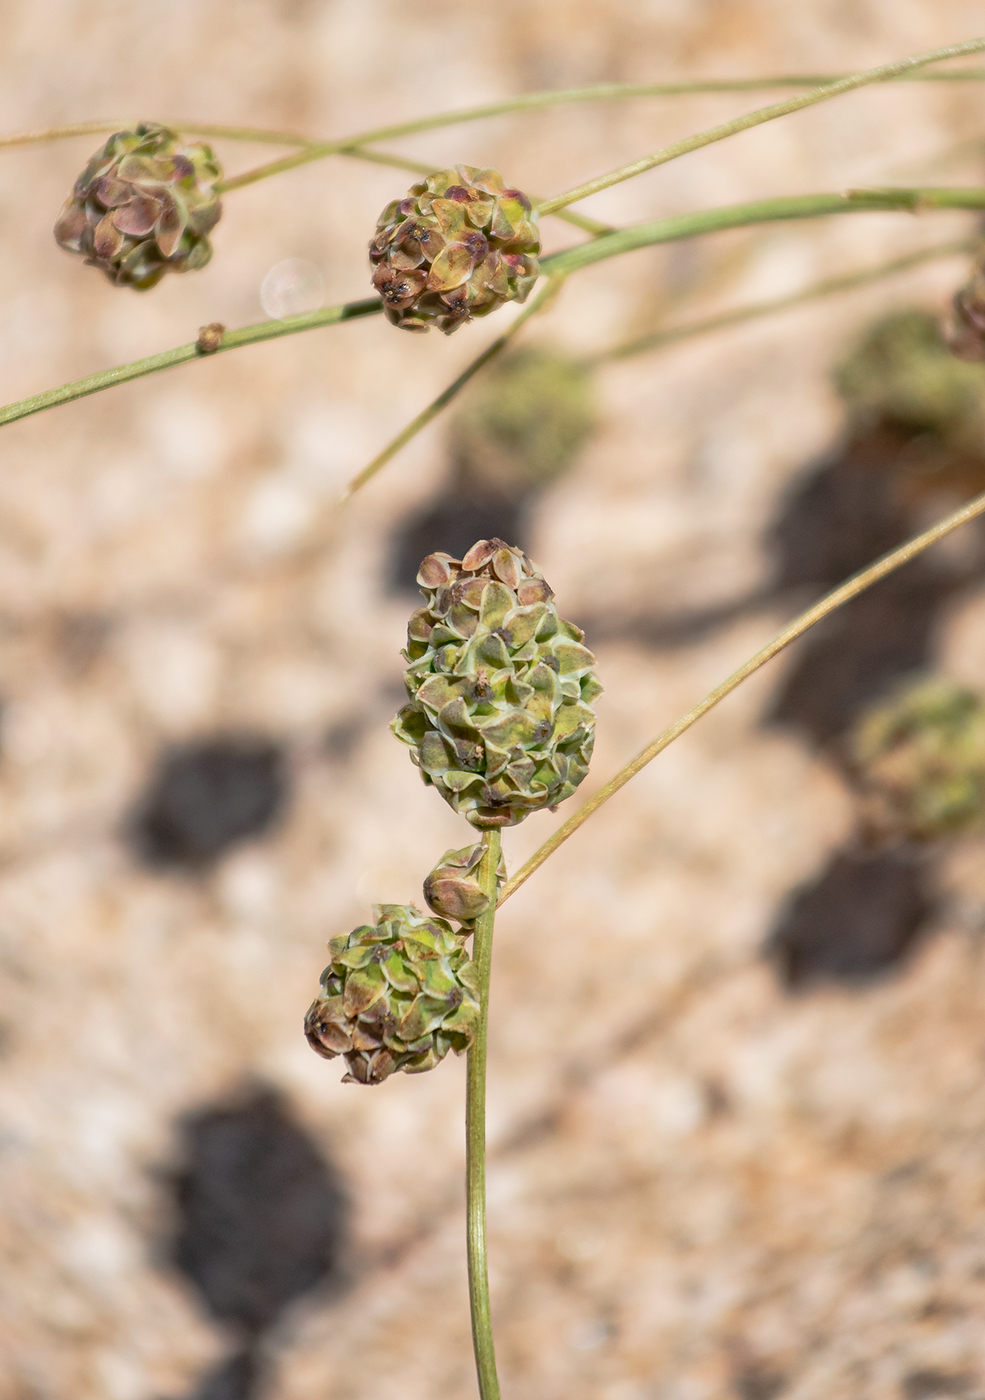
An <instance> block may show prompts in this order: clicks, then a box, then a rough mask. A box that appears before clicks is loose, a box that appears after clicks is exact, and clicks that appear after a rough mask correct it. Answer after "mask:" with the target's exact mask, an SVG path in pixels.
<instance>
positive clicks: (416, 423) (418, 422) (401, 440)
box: [340, 277, 564, 501]
mask: <svg viewBox="0 0 985 1400" xmlns="http://www.w3.org/2000/svg"><path fill="white" fill-rule="evenodd" d="M563 281H564V278H563V277H550V278H548V280H547V284H546V286H544V287H542V288H541V290H540V291H539V292H538V294H537V295H536V296H535V297H534V298H533V300H532V301H529V302H528V303H527V305H526V306H525V307H524V308H523V310H522V311H521V312H520V314H519V316H517V317H516V319H515V320H514V321H513V322H512V323H511V324H510V325H509V326H508V327H507V329H506V330H505V331H504V332H503V334H502V335H501V336H499V337H498V338H497V339H496V340H494V341H493V343H492V344H491V345H489V346H487V348H486V349H485V350H483V352H482V354H481V355H477V356H476V357H475V359H474V360H473V361H472V362H471V364H469V365H466V367H465V369H463V370H462V373H461V374H460V375H459V376H458V378H457V379H453V380H452V382H451V383H450V384H449V385H448V387H447V389H443V390H442V391H441V393H440V394H439V395H438V397H437V398H436V399H434V400H433V401H432V402H431V403H429V404H428V406H427V408H425V409H423V410H422V412H420V413H419V414H418V415H417V417H416V418H414V419H412V420H411V422H410V423H408V424H407V426H406V428H403V429H401V431H400V432H399V433H398V434H397V436H396V437H395V438H393V439H392V441H390V442H389V443H387V445H386V447H384V449H383V451H382V452H379V453H377V455H376V456H375V457H374V458H373V460H372V461H371V462H370V463H369V464H368V465H367V466H365V467H363V469H362V471H361V472H358V473H357V474H356V475H355V476H354V477H353V478H352V480H351V481H350V482H349V484H348V486H347V487H346V488H345V490H344V491H343V493H342V496H341V498H340V501H347V500H348V499H349V497H350V496H353V495H355V493H356V492H357V491H358V490H359V489H360V487H363V486H365V485H366V483H367V481H371V480H372V479H373V477H374V476H375V475H376V473H377V472H378V471H379V470H380V469H381V468H382V467H385V466H386V464H387V462H389V461H390V460H391V458H393V457H395V456H396V455H397V453H398V452H399V451H400V449H401V448H402V447H405V446H406V445H407V443H408V442H410V441H411V439H412V438H415V437H416V436H417V434H418V433H419V432H420V431H421V429H422V428H426V427H427V425H428V424H429V423H431V422H433V420H434V419H435V418H437V416H438V414H439V413H440V412H441V411H442V409H444V408H447V407H448V405H449V404H450V403H451V401H452V400H453V399H454V398H456V397H457V395H458V394H459V393H460V392H461V390H462V389H464V388H465V386H466V384H467V383H468V382H469V380H470V379H472V378H473V376H474V375H476V374H478V372H479V370H480V369H482V368H483V367H484V366H485V365H487V364H488V363H489V361H490V360H492V359H495V357H496V356H497V355H499V354H500V353H501V351H502V350H503V349H504V348H505V346H507V345H508V344H509V343H510V341H511V340H512V339H513V337H514V336H515V335H516V333H517V331H519V330H520V328H521V327H522V326H524V325H525V324H526V323H527V321H529V320H530V318H531V316H536V315H537V312H538V311H541V310H543V308H544V306H545V305H546V304H547V303H548V302H550V301H553V299H554V297H555V296H556V295H557V293H558V291H559V290H560V287H561V283H562V282H563Z"/></svg>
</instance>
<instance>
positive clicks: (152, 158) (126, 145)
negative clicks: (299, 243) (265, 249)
mask: <svg viewBox="0 0 985 1400" xmlns="http://www.w3.org/2000/svg"><path fill="white" fill-rule="evenodd" d="M221 178H222V170H221V168H220V166H219V162H218V161H217V160H216V158H215V156H214V155H213V153H212V151H211V149H210V147H208V146H206V145H205V144H203V143H201V142H195V143H187V144H186V143H185V141H184V140H183V138H182V137H181V136H179V135H178V133H177V132H176V131H170V130H169V129H168V128H167V127H166V126H158V125H157V124H156V123H154V122H141V123H140V125H139V126H138V127H137V128H136V130H134V131H119V132H117V133H116V135H115V136H111V137H110V138H109V140H108V141H107V142H106V145H105V146H104V147H103V148H102V150H100V151H97V152H96V154H95V155H94V156H93V157H92V159H91V160H90V162H89V164H88V165H87V166H86V168H85V170H84V171H83V172H82V174H81V175H80V176H79V178H78V180H77V181H76V182H75V189H74V190H73V192H72V194H71V196H70V197H69V198H68V199H67V200H66V201H65V203H64V205H63V206H62V211H61V213H60V214H59V216H58V222H57V223H56V224H55V238H56V239H57V241H58V242H59V244H60V245H61V246H62V247H63V248H65V249H67V250H68V251H69V252H70V253H80V254H82V256H83V257H84V258H85V260H86V263H87V264H88V265H89V266H90V267H98V268H99V269H100V271H101V272H104V273H105V274H106V276H107V277H108V278H109V280H110V281H111V282H113V283H114V284H115V285H116V286H117V287H135V288H136V289H137V290H138V291H145V290H146V289H147V288H148V287H153V286H154V284H155V283H156V282H159V281H160V280H161V278H162V277H163V276H164V274H165V273H166V272H190V271H193V270H194V269H195V268H199V267H204V266H205V264H206V263H207V262H208V261H209V259H210V258H211V256H212V245H211V244H210V243H209V240H208V234H209V233H210V232H211V231H212V229H213V228H214V227H215V225H216V224H217V223H218V221H219V216H220V215H221V213H222V205H221V204H220V202H219V196H218V195H217V194H216V191H215V186H216V183H217V182H218V181H219V180H220V179H221Z"/></svg>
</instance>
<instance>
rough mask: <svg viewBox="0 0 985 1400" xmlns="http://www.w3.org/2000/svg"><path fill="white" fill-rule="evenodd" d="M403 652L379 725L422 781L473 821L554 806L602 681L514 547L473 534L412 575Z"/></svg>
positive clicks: (576, 776)
mask: <svg viewBox="0 0 985 1400" xmlns="http://www.w3.org/2000/svg"><path fill="white" fill-rule="evenodd" d="M417 580H418V583H419V584H420V585H421V589H422V591H423V593H424V595H425V597H426V599H427V602H426V603H425V605H424V607H422V608H419V609H418V610H417V611H416V612H415V613H413V614H412V616H411V619H410V623H409V626H408V633H407V635H408V644H407V649H406V651H405V652H404V656H405V658H406V659H407V661H408V663H409V664H408V666H407V669H406V671H405V672H404V682H405V684H406V687H407V692H408V694H409V696H410V702H409V703H408V704H407V705H405V706H404V707H403V709H402V710H400V712H399V713H398V715H397V716H396V718H395V719H394V720H393V722H392V724H391V726H390V727H391V729H392V730H393V733H394V734H395V735H396V737H397V738H398V739H400V740H401V741H402V742H403V743H405V744H407V745H408V747H409V748H410V750H411V758H412V759H413V761H414V762H415V763H416V764H417V766H418V767H419V768H420V770H421V776H422V778H423V779H424V782H425V783H428V784H433V785H434V786H435V787H436V788H437V789H438V791H439V792H440V793H441V796H442V797H443V798H444V799H445V801H446V802H447V803H448V804H449V806H451V807H452V808H453V810H454V811H456V812H460V813H461V814H462V815H463V816H465V817H467V818H468V820H469V821H470V822H471V823H472V825H473V826H476V827H480V828H481V827H499V826H514V825H515V824H516V823H517V822H521V821H523V819H524V817H527V816H529V815H530V813H531V812H536V811H540V810H541V809H542V808H545V807H547V808H551V809H553V808H555V807H556V806H557V805H558V803H560V802H563V801H564V799H565V798H566V797H570V796H571V794H572V793H573V792H574V790H575V788H576V787H577V786H578V784H579V783H580V782H581V781H582V779H583V778H584V777H585V774H586V773H587V772H588V763H589V760H590V758H591V753H592V745H593V743H594V738H595V711H594V709H593V708H592V702H593V701H594V700H595V698H596V696H598V695H599V694H601V691H602V687H601V685H600V684H599V681H598V679H597V677H596V675H595V672H594V670H593V667H594V664H595V658H594V656H593V655H592V653H591V652H590V651H589V650H588V648H587V647H585V646H583V645H582V643H583V641H584V633H583V632H582V631H581V629H580V628H579V627H575V626H574V625H573V624H572V623H570V622H565V621H564V620H563V618H560V617H559V616H558V613H557V609H556V608H555V606H554V604H553V602H552V601H551V600H552V599H553V596H554V594H553V590H552V589H551V588H550V586H549V585H548V583H547V582H546V581H545V579H544V577H543V575H542V574H541V573H540V571H539V570H538V569H537V568H535V566H534V565H533V564H532V563H531V562H530V560H529V559H528V558H527V556H526V555H525V554H524V553H523V552H522V550H519V549H514V548H512V547H511V546H510V545H507V544H505V543H504V542H503V541H502V540H497V539H493V540H480V541H479V542H478V544H475V545H473V546H472V548H471V549H470V550H469V551H468V553H467V554H466V555H465V557H464V559H452V558H451V557H450V556H449V555H447V554H431V555H428V557H427V558H426V559H425V560H424V562H423V563H422V565H421V568H420V572H419V573H418V575H417Z"/></svg>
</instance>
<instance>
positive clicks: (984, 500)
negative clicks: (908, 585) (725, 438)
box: [499, 492, 985, 904]
mask: <svg viewBox="0 0 985 1400" xmlns="http://www.w3.org/2000/svg"><path fill="white" fill-rule="evenodd" d="M983 514H985V492H982V494H981V495H980V496H975V497H974V498H973V499H972V500H970V501H968V502H966V504H965V505H963V506H961V507H960V509H958V510H956V511H953V512H952V513H951V514H950V515H946V516H945V517H944V519H943V520H939V521H938V522H937V524H936V525H932V526H931V527H930V529H929V530H924V531H923V533H922V534H920V535H915V536H914V537H913V539H911V540H908V541H907V542H906V544H902V545H900V546H899V548H898V549H893V550H890V552H889V553H888V554H884V555H883V556H882V558H881V559H877V560H876V561H875V563H874V564H870V565H869V566H868V567H867V568H865V569H861V570H860V571H859V572H858V573H857V574H853V575H852V577H851V578H850V579H847V580H846V581H845V582H844V583H842V584H839V585H838V587H837V588H835V589H833V590H832V591H831V592H830V593H826V594H825V596H824V597H823V598H822V599H821V600H820V602H818V603H815V604H814V606H813V607H812V608H808V609H807V611H806V612H805V613H801V615H800V617H798V618H796V619H795V620H794V621H793V622H791V624H790V626H789V627H785V628H784V630H783V631H782V632H780V633H779V635H778V636H776V637H774V638H773V640H772V641H771V642H768V643H767V644H766V646H764V647H763V648H762V650H761V651H757V652H756V655H755V656H752V657H750V658H749V660H748V661H747V662H746V663H745V665H743V666H740V667H739V669H738V670H737V671H733V672H732V674H731V675H730V676H729V677H728V679H727V680H724V681H722V683H721V685H717V686H716V687H715V689H714V690H712V691H709V693H708V694H707V695H706V696H705V698H704V699H703V700H700V701H699V702H698V704H697V705H695V706H694V707H693V709H690V710H688V712H687V714H686V715H682V716H681V718H680V719H679V720H676V721H675V722H674V723H673V724H672V725H671V726H670V728H669V729H665V730H664V731H663V733H662V734H658V735H657V737H656V738H655V739H654V740H653V742H652V743H650V744H647V746H646V748H645V749H641V751H640V752H639V753H638V754H637V755H636V757H635V758H633V759H631V760H630V761H629V763H627V764H626V765H625V766H624V767H623V768H620V769H619V772H618V773H617V774H616V775H615V777H613V778H610V779H609V781H608V782H607V783H605V784H604V786H602V787H601V788H599V790H598V792H597V793H596V794H595V796H594V797H591V798H589V800H588V801H587V802H586V803H585V804H584V806H582V807H579V808H578V811H577V812H575V813H574V814H573V815H572V816H570V817H569V818H568V820H567V821H566V822H563V823H562V825H561V826H559V827H558V829H557V831H555V832H554V834H553V836H549V837H548V838H547V840H546V841H545V842H544V844H543V845H542V846H538V848H537V850H536V851H534V853H533V855H532V856H531V857H530V859H529V860H528V861H527V862H526V863H525V864H524V865H522V866H521V867H520V869H519V870H518V871H517V872H516V874H515V875H514V876H513V878H512V879H511V880H508V881H507V883H506V884H505V885H504V886H503V892H502V894H501V895H500V897H499V903H500V904H502V903H503V901H504V900H506V899H509V897H510V895H511V894H515V893H516V891H517V890H518V889H519V888H520V886H521V885H522V884H523V883H524V882H525V881H527V880H529V879H530V876H531V875H532V874H533V873H534V871H535V870H539V869H540V867H541V866H542V865H543V864H544V861H545V860H547V858H548V856H551V855H553V854H554V852H555V851H556V850H557V849H558V847H559V846H562V845H563V844H564V842H565V841H567V839H568V837H569V836H573V835H574V833H575V832H576V831H577V830H578V828H579V827H580V826H583V825H584V824H585V822H587V821H588V819H589V817H590V816H592V815H593V814H594V813H595V812H597V811H598V809H599V808H600V807H601V806H603V805H604V804H605V803H606V802H608V800H609V798H610V797H614V796H615V795H616V793H617V792H618V791H619V789H620V788H623V787H625V786H626V784H627V783H628V782H629V780H630V778H635V776H636V774H637V773H639V772H640V771H641V769H643V768H645V767H646V765H647V764H648V763H650V762H651V761H652V760H653V759H655V758H656V756H657V754H659V753H663V751H664V749H666V748H668V747H669V746H670V745H671V744H672V743H673V742H674V740H675V739H679V738H680V736H681V735H682V734H684V733H685V732H686V731H687V730H688V729H690V728H691V726H692V724H695V723H696V722H697V721H698V720H699V719H700V718H701V716H702V715H706V714H707V713H708V711H709V710H712V709H714V708H715V706H716V705H717V704H718V702H719V701H720V700H724V699H725V697H726V695H730V694H731V693H732V691H733V690H735V689H736V688H737V687H738V686H740V685H741V684H742V682H743V681H744V680H748V678H749V677H750V676H752V675H754V674H755V673H756V671H758V670H759V669H760V667H762V666H765V665H766V663H767V661H772V659H773V657H774V656H776V655H777V653H778V652H781V651H783V650H784V648H786V647H788V646H789V645H790V643H791V642H794V641H796V640H797V638H798V637H800V636H802V635H803V633H805V632H806V631H807V630H808V629H809V628H811V627H813V626H814V624H815V623H816V622H820V621H821V620H822V618H825V617H827V616H828V615H829V614H830V613H833V612H836V611H837V610H838V608H840V607H842V606H843V605H844V604H845V603H847V602H849V600H850V599H852V598H855V597H857V596H858V594H859V593H864V592H865V590H866V589H867V588H871V587H872V585H873V584H874V583H878V582H879V580H880V579H882V578H885V577H886V575H887V574H891V573H892V572H893V571H894V569H898V568H900V566H901V565H903V564H907V563H909V561H910V560H911V559H914V558H916V556H917V555H918V554H922V553H923V551H924V550H925V549H929V547H930V546H931V545H932V544H936V543H937V541H938V540H940V539H943V538H944V536H945V535H949V534H950V533H951V531H952V530H956V529H958V527H959V526H960V525H964V524H966V523H967V522H968V521H969V520H974V518H975V517H976V516H978V515H983Z"/></svg>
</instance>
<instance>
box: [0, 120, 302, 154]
mask: <svg viewBox="0 0 985 1400" xmlns="http://www.w3.org/2000/svg"><path fill="white" fill-rule="evenodd" d="M138 120H140V119H139V118H137V117H121V118H119V119H118V120H117V121H108V120H107V121H93V122H72V123H71V124H70V125H68V126H49V127H46V128H45V129H44V130H42V131H19V132H13V133H11V135H9V136H0V148H2V147H4V146H29V145H33V144H35V143H36V142H41V141H64V140H67V139H68V138H69V137H71V136H99V135H102V134H103V133H104V132H113V131H127V130H131V129H132V128H133V127H135V126H136V125H137V122H138ZM162 125H164V126H169V127H172V128H173V129H174V130H175V131H182V132H187V133H188V134H189V135H193V136H208V137H210V138H212V139H215V140H217V141H249V142H250V143H255V144H257V145H267V146H310V145H312V144H313V143H312V141H311V139H310V138H309V137H307V136H297V135H295V134H293V133H291V132H289V131H267V130H265V129H264V128H262V127H255V126H215V125H212V124H210V123H209V122H205V123H204V124H203V123H201V122H178V121H172V122H164V123H162Z"/></svg>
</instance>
